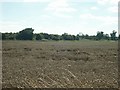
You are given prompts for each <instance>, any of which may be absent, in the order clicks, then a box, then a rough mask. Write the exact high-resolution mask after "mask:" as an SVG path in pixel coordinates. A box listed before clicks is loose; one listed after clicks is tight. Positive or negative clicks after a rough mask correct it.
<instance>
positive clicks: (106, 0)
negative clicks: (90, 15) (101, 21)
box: [97, 0, 119, 5]
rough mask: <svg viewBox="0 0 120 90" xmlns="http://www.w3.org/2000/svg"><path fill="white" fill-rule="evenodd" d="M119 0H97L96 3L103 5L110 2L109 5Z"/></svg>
mask: <svg viewBox="0 0 120 90" xmlns="http://www.w3.org/2000/svg"><path fill="white" fill-rule="evenodd" d="M118 2H119V0H97V3H98V4H101V5H105V4H111V5H117V4H118Z"/></svg>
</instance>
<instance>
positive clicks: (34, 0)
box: [23, 0, 51, 2]
mask: <svg viewBox="0 0 120 90" xmlns="http://www.w3.org/2000/svg"><path fill="white" fill-rule="evenodd" d="M50 1H51V0H23V2H50Z"/></svg>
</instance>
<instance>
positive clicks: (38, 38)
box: [35, 34, 43, 40]
mask: <svg viewBox="0 0 120 90" xmlns="http://www.w3.org/2000/svg"><path fill="white" fill-rule="evenodd" d="M35 37H36V40H42V39H43V35H42V34H35Z"/></svg>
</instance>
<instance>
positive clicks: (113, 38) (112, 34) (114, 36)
mask: <svg viewBox="0 0 120 90" xmlns="http://www.w3.org/2000/svg"><path fill="white" fill-rule="evenodd" d="M116 33H117V32H116V31H115V30H113V31H112V33H110V35H111V40H116Z"/></svg>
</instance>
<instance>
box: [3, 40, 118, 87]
mask: <svg viewBox="0 0 120 90" xmlns="http://www.w3.org/2000/svg"><path fill="white" fill-rule="evenodd" d="M2 45H3V47H2V51H3V52H2V65H3V67H2V86H3V88H6V87H7V88H9V87H10V88H12V87H17V88H97V87H100V88H117V87H118V83H117V81H118V53H117V52H118V44H117V41H44V42H41V41H3V42H2Z"/></svg>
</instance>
